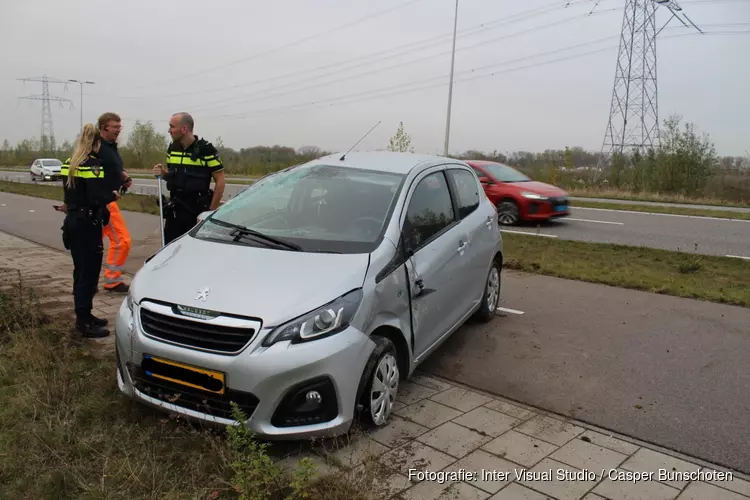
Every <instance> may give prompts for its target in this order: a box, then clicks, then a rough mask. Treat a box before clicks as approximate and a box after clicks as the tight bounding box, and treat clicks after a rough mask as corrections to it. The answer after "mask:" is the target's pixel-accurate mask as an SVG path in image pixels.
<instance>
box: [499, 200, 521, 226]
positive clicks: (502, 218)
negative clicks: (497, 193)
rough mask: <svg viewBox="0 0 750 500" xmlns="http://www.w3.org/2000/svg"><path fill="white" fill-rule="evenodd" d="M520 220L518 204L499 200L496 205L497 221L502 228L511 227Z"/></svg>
mask: <svg viewBox="0 0 750 500" xmlns="http://www.w3.org/2000/svg"><path fill="white" fill-rule="evenodd" d="M520 219H521V212H520V210H519V208H518V204H517V203H516V202H515V201H513V200H501V201H500V203H498V204H497V221H498V223H500V225H502V226H513V225H515V224H517V223H518V221H519V220H520Z"/></svg>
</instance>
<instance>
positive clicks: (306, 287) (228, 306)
mask: <svg viewBox="0 0 750 500" xmlns="http://www.w3.org/2000/svg"><path fill="white" fill-rule="evenodd" d="M368 264H369V254H331V253H303V252H293V251H284V250H276V249H270V248H259V247H254V246H245V245H235V244H230V243H217V242H211V241H204V240H198V239H195V238H193V237H191V236H188V235H185V236H184V237H183V238H180V239H179V240H176V241H174V242H172V243H171V244H170V245H168V246H167V247H165V248H163V249H162V250H160V251H159V252H157V254H156V255H155V256H154V257H153V258H152V259H151V260H150V261H148V262H147V263H146V264H145V265H144V266H143V267H142V268H141V269H140V270H139V271H138V274H137V275H136V277H135V278H134V279H133V283H132V286H131V288H132V294H133V299H134V300H135V301H136V302H140V301H141V300H143V299H146V298H149V299H154V300H158V301H164V302H169V303H173V304H181V305H185V306H192V307H199V308H201V309H208V310H212V311H219V312H223V313H230V314H237V315H241V316H250V317H255V318H260V319H261V320H262V321H263V326H264V327H266V326H278V325H279V324H282V323H284V322H286V321H288V320H291V319H294V318H295V317H297V316H299V315H301V314H304V313H306V312H309V311H312V310H314V309H316V308H318V307H320V306H322V305H324V304H326V303H328V302H330V301H331V300H334V299H336V298H338V297H340V296H341V295H343V294H345V293H346V292H348V291H350V290H353V289H355V288H359V287H361V286H362V283H363V282H364V278H365V273H366V272H367V266H368ZM205 288H210V291H209V293H208V294H207V298H206V300H205V301H203V300H198V299H197V297H198V295H199V290H202V289H205Z"/></svg>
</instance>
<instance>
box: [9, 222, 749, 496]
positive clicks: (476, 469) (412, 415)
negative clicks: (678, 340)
mask: <svg viewBox="0 0 750 500" xmlns="http://www.w3.org/2000/svg"><path fill="white" fill-rule="evenodd" d="M19 271H20V276H21V277H22V279H23V281H24V283H26V284H27V285H32V286H34V287H35V288H36V289H37V290H38V292H39V293H40V296H41V301H42V304H43V305H44V307H45V308H46V309H47V311H48V312H52V313H55V312H59V313H70V312H71V311H72V307H73V296H72V295H71V289H72V261H71V259H70V256H69V255H68V254H66V253H62V252H60V251H57V250H53V249H50V248H47V247H44V246H41V245H38V244H35V243H31V242H28V241H26V240H23V239H20V238H16V237H14V236H10V235H8V234H5V233H1V232H0V286H8V285H12V284H15V283H17V279H18V276H19ZM100 287H101V285H100ZM123 299H124V297H123V296H122V295H117V296H112V295H108V294H105V293H104V292H100V293H99V294H98V295H97V298H96V301H95V308H96V310H97V312H98V313H99V314H101V315H102V316H104V317H107V318H108V319H110V322H112V321H113V319H114V315H115V313H116V311H117V309H118V308H119V306H120V304H121V303H122V300H123ZM113 340H114V339H113V335H112V336H110V337H109V338H108V339H103V340H92V341H91V342H92V343H96V344H98V347H100V348H102V349H103V350H104V352H109V353H111V346H112V343H113ZM400 393H401V394H400V396H399V402H398V406H397V409H396V411H395V413H396V416H394V417H393V420H392V422H391V423H390V424H389V425H388V426H386V427H385V428H383V429H380V430H378V431H375V432H369V433H366V434H361V433H360V434H357V435H356V436H355V437H354V438H353V439H352V440H351V441H350V442H349V443H348V444H346V445H345V446H338V447H336V448H335V449H334V448H332V447H330V446H329V445H321V446H317V447H315V448H314V449H313V450H314V451H311V452H305V456H310V457H312V458H313V459H314V461H315V462H316V463H317V464H318V465H319V468H320V470H322V471H326V470H333V469H334V468H344V469H347V470H350V471H351V472H350V473H352V474H361V473H363V472H364V471H365V470H367V471H371V470H373V467H370V466H368V468H367V469H365V466H364V465H362V464H363V463H364V462H365V461H366V462H368V463H370V462H372V461H374V463H376V464H380V467H378V469H379V471H378V473H377V475H376V476H375V477H374V478H373V482H372V488H373V490H375V489H377V491H379V492H381V493H382V495H381V497H382V498H384V499H385V498H400V499H403V500H428V499H438V498H440V499H446V500H447V499H457V500H458V499H467V500H468V499H472V500H473V499H475V500H484V499H491V500H544V499H547V498H551V499H555V500H581V499H583V500H601V499H609V500H635V499H644V500H651V499H653V500H674V499H677V500H750V478H748V477H745V476H742V475H740V474H736V473H735V474H733V477H732V479H731V480H728V479H725V480H720V479H719V480H713V481H711V480H674V478H660V470H663V471H665V472H668V473H669V474H675V473H678V472H703V473H710V472H715V471H723V470H724V469H721V468H718V467H715V466H713V465H711V464H707V463H704V462H698V461H696V460H693V459H689V458H686V457H681V456H678V455H676V454H674V453H671V452H668V451H663V450H658V449H656V448H655V447H653V446H650V445H648V444H646V443H642V442H638V441H635V440H632V439H629V438H625V437H621V436H612V435H611V434H610V433H608V432H607V431H604V430H602V429H597V428H595V427H593V426H590V425H587V424H583V423H581V422H577V421H575V420H571V419H566V418H563V417H559V416H556V415H553V414H548V413H546V412H543V411H540V410H538V409H535V408H529V407H526V406H523V405H519V404H517V403H514V402H511V401H508V400H504V399H502V398H499V397H497V396H494V395H491V394H486V393H483V392H480V391H475V390H472V389H471V388H468V387H463V386H459V385H457V384H454V383H452V382H448V381H444V380H438V379H435V378H430V377H425V376H423V375H417V376H415V377H414V378H413V379H412V380H411V381H410V382H408V383H405V384H403V386H402V388H401V389H400ZM716 425H721V423H718V422H717V424H716ZM324 457H327V458H328V459H327V460H325V459H324ZM299 458H300V455H298V454H297V455H294V456H291V457H288V458H285V459H283V460H282V461H281V463H282V464H283V465H285V466H288V465H292V464H293V463H294V462H296V461H297V460H299ZM410 469H411V472H412V474H411V475H410ZM439 472H443V473H448V474H449V476H448V477H447V478H446V480H445V481H444V482H440V481H438V480H437V479H438V478H437V477H424V476H418V475H415V474H417V473H419V474H424V473H428V474H433V475H435V474H436V473H439ZM524 472H527V473H535V474H532V475H531V476H532V477H527V478H521V479H517V477H516V474H523V473H524ZM545 472H546V473H550V474H551V476H550V477H549V478H547V477H543V476H541V474H542V473H545ZM602 472H604V476H603V477H602ZM471 473H473V474H474V477H473V478H472V477H470V476H469V475H468V474H471ZM536 473H538V474H536ZM576 473H578V474H579V475H580V474H582V473H585V474H593V475H594V476H595V477H594V479H589V478H587V477H576V476H575V474H576ZM632 473H641V477H643V476H647V475H648V473H651V479H641V480H636V481H634V480H632V477H628V476H627V474H631V476H632ZM450 474H453V477H451V476H450ZM483 474H484V475H485V477H483ZM561 474H569V475H570V476H569V477H568V478H565V479H560V475H561ZM609 476H612V478H610V477H609ZM613 479H614V480H613ZM688 479H690V478H688ZM702 479H706V478H705V477H704V478H702Z"/></svg>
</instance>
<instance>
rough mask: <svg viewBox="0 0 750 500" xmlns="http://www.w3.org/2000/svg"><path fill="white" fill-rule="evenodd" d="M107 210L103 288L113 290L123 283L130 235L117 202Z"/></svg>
mask: <svg viewBox="0 0 750 500" xmlns="http://www.w3.org/2000/svg"><path fill="white" fill-rule="evenodd" d="M107 209H108V210H109V224H107V225H106V226H104V236H106V237H107V238H109V251H108V252H107V261H106V263H105V264H104V288H114V287H116V286H117V285H119V284H120V283H122V282H123V281H122V271H123V266H124V265H125V261H126V260H127V258H128V254H129V253H130V233H129V232H128V228H127V227H126V226H125V219H124V218H123V217H122V213H121V212H120V207H118V206H117V202H114V201H113V202H112V203H110V204H109V205H107Z"/></svg>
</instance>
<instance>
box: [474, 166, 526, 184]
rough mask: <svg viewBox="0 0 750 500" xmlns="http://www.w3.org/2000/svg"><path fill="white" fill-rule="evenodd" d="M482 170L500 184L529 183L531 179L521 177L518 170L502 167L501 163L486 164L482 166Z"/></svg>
mask: <svg viewBox="0 0 750 500" xmlns="http://www.w3.org/2000/svg"><path fill="white" fill-rule="evenodd" d="M482 168H483V169H485V170H487V171H488V172H489V173H490V175H492V176H493V177H494V178H495V179H497V180H499V181H500V182H529V181H531V179H529V178H528V177H526V176H525V175H523V174H522V173H521V172H519V171H518V170H516V169H514V168H511V167H509V166H508V165H503V164H502V163H488V164H486V165H482Z"/></svg>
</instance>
